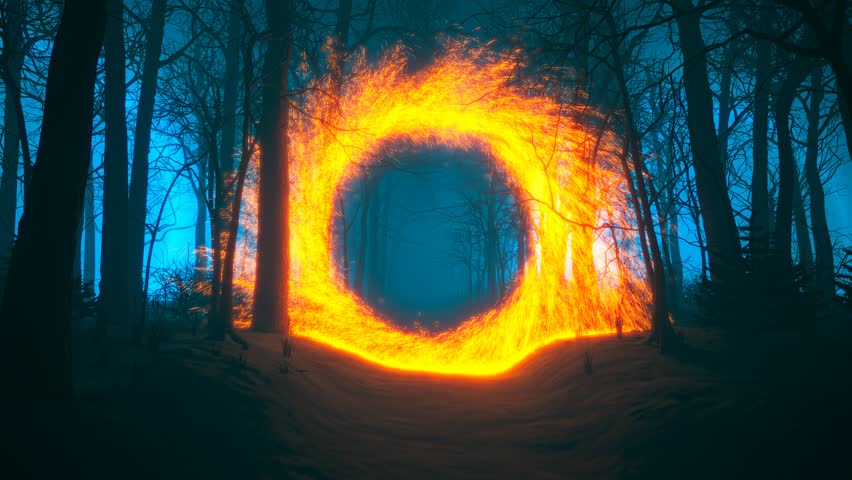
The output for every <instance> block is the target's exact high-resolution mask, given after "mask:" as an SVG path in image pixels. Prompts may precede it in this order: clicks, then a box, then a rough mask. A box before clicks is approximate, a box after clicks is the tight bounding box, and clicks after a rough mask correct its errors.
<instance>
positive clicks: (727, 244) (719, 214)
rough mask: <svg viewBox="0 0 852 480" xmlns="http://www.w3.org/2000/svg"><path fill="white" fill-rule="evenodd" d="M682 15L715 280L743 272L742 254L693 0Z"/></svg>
mask: <svg viewBox="0 0 852 480" xmlns="http://www.w3.org/2000/svg"><path fill="white" fill-rule="evenodd" d="M672 4H673V6H674V8H675V13H676V14H677V25H678V32H679V36H678V38H679V40H678V44H679V46H680V50H681V52H682V53H683V58H684V70H683V86H684V90H685V93H686V103H687V105H688V109H687V114H686V120H687V125H688V127H689V137H690V139H691V142H692V155H693V164H694V169H695V184H696V186H697V189H698V202H699V204H700V206H701V213H702V219H703V223H704V233H705V237H706V241H707V248H708V252H709V256H710V275H711V277H712V278H713V279H715V280H720V279H721V278H722V277H725V276H729V275H738V274H740V272H741V271H742V257H741V254H740V241H739V234H738V232H737V225H736V222H735V221H734V212H733V209H732V208H731V200H730V198H728V192H727V188H726V187H725V175H724V171H723V169H722V165H721V162H720V159H721V158H722V153H721V151H720V150H719V139H718V138H717V136H716V130H715V125H714V124H713V98H712V96H711V93H710V84H709V81H708V79H707V59H706V57H705V55H706V47H705V45H704V39H703V38H702V37H701V15H700V13H699V11H698V10H696V9H695V7H694V6H693V5H692V2H691V1H690V0H673V1H672Z"/></svg>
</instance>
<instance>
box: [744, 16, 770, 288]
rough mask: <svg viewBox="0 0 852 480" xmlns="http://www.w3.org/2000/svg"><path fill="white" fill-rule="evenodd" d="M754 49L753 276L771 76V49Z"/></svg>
mask: <svg viewBox="0 0 852 480" xmlns="http://www.w3.org/2000/svg"><path fill="white" fill-rule="evenodd" d="M762 20H765V18H763V19H762ZM755 45H756V46H755V50H756V52H755V53H756V56H757V60H756V61H757V66H756V68H755V75H754V89H755V92H754V113H753V115H752V144H753V153H752V160H753V164H752V170H751V217H750V218H749V243H750V244H751V253H752V260H753V262H754V269H755V273H757V274H758V275H761V274H764V273H765V268H764V267H765V260H766V256H767V254H768V252H769V215H770V211H769V81H770V79H771V75H772V48H771V46H770V44H769V41H767V40H760V39H758V40H755Z"/></svg>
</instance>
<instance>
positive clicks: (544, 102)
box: [237, 43, 648, 376]
mask: <svg viewBox="0 0 852 480" xmlns="http://www.w3.org/2000/svg"><path fill="white" fill-rule="evenodd" d="M518 68H521V66H520V64H519V62H518V60H517V58H516V57H515V56H514V55H513V54H495V53H492V52H491V51H490V49H489V48H488V47H481V46H477V47H474V46H471V45H466V44H461V43H456V44H451V45H449V46H448V47H447V48H446V52H445V53H444V54H443V56H441V57H440V58H438V59H437V60H436V61H435V62H434V63H433V64H432V65H431V66H430V67H428V68H426V69H423V70H421V71H419V72H418V73H415V74H409V73H407V70H408V69H407V67H406V62H405V55H404V52H403V51H402V50H401V49H397V50H393V51H391V52H389V53H388V54H387V55H385V57H384V58H383V59H382V60H381V61H380V62H379V63H378V65H373V66H371V65H368V64H366V63H365V62H359V63H358V65H357V66H356V68H355V69H354V70H355V74H354V75H353V77H352V79H351V80H349V81H347V82H346V83H345V84H344V85H343V87H342V92H341V95H340V96H339V100H338V101H329V95H328V92H329V91H334V89H332V88H317V89H316V93H313V94H311V96H310V97H309V98H308V101H307V102H306V103H305V104H300V105H299V108H297V109H294V110H295V113H294V114H293V116H292V118H291V125H290V174H291V193H290V201H291V205H290V212H291V213H290V226H291V263H292V265H291V278H290V285H291V289H290V291H291V299H290V309H289V311H290V318H291V332H292V334H294V335H297V336H303V337H308V338H310V339H313V340H316V341H319V342H322V343H324V344H327V345H330V346H332V347H334V348H338V349H341V350H345V351H347V352H351V353H353V354H355V355H357V356H360V357H362V358H364V359H367V360H369V361H372V362H375V363H378V364H381V365H384V366H387V367H390V368H395V369H402V370H411V371H424V372H434V373H444V374H461V375H480V376H482V375H494V374H497V373H500V372H503V371H506V370H508V369H510V368H511V367H512V366H513V365H515V364H517V363H518V362H520V361H521V360H523V359H524V358H525V357H527V356H528V355H530V354H531V353H533V352H534V351H536V350H537V349H539V348H541V347H543V346H545V345H548V344H551V343H553V342H555V341H558V340H563V339H571V338H576V337H578V336H587V335H600V334H608V333H614V332H615V331H616V322H617V321H621V322H622V324H623V328H624V330H625V331H630V330H637V329H644V328H646V327H647V326H648V314H647V299H648V292H647V288H646V287H645V283H644V282H643V281H642V279H641V278H639V276H638V275H637V273H636V272H638V271H639V269H638V268H637V264H636V257H635V252H634V250H635V248H634V243H635V241H634V240H635V238H634V235H635V233H634V232H633V230H632V229H631V228H630V226H631V217H630V214H629V213H628V212H629V211H630V210H629V206H628V204H627V202H628V200H627V193H626V190H625V188H626V187H625V186H624V184H623V180H622V175H621V172H620V171H619V169H618V168H617V165H618V164H617V158H616V157H615V156H616V155H618V154H619V153H620V146H619V145H618V143H617V142H616V141H614V138H613V136H612V134H611V132H610V131H609V130H608V128H607V127H606V119H604V118H602V117H601V116H599V115H595V114H591V113H590V112H589V110H588V108H586V107H584V106H583V105H579V103H582V98H579V99H577V101H576V102H575V103H578V105H576V106H575V105H566V103H568V102H566V101H565V99H564V97H565V95H564V92H552V91H546V90H545V88H544V87H535V86H530V85H525V84H523V83H522V82H518V81H517V80H516V77H517V75H515V73H516V71H517V69H518ZM319 86H320V87H329V84H328V83H325V84H322V85H319ZM560 97H563V98H561V99H560ZM581 118H582V120H581ZM400 141H404V142H408V143H410V144H414V145H422V146H429V145H443V146H447V147H452V148H457V149H461V150H473V149H479V150H481V151H483V152H485V153H486V154H488V155H490V156H492V157H493V158H494V159H496V160H497V163H498V164H500V165H502V167H503V168H504V169H505V173H506V177H507V178H508V179H509V182H510V184H512V186H513V187H514V188H515V190H516V191H518V192H520V194H519V196H520V201H521V202H522V205H523V207H524V208H525V209H526V213H527V215H528V218H529V219H530V220H531V221H530V223H531V224H532V225H531V226H530V232H529V233H528V240H529V242H528V243H529V244H530V245H532V249H531V255H530V256H529V258H528V261H527V264H526V267H525V268H524V270H523V271H522V272H521V273H520V274H519V279H518V283H517V286H516V288H515V289H514V291H513V292H512V293H511V294H510V295H509V297H508V298H507V299H505V300H504V301H503V302H502V303H501V304H500V305H499V306H498V307H497V308H494V309H492V310H490V311H487V312H485V313H483V314H480V315H478V316H476V317H474V318H470V319H468V320H467V321H465V322H463V323H462V324H461V325H459V326H458V327H456V328H453V329H451V330H448V331H443V332H427V331H405V330H402V329H401V328H400V327H397V326H395V325H393V324H392V323H391V322H389V321H388V320H386V319H383V318H381V317H380V316H379V315H378V314H376V313H375V312H374V311H373V310H372V309H371V308H370V307H369V306H368V305H367V304H366V303H365V302H364V301H363V300H362V299H361V298H360V297H359V296H358V295H356V294H355V293H353V292H350V291H348V290H347V289H346V288H345V287H344V285H343V282H342V280H341V272H340V269H339V268H338V265H336V263H335V261H334V257H333V255H332V253H331V250H332V248H331V246H332V242H333V239H332V237H331V235H332V234H331V228H330V225H331V224H332V222H333V221H335V209H334V199H335V195H336V192H337V189H338V187H339V186H340V185H341V184H343V183H345V182H346V181H348V180H350V179H352V178H354V177H355V176H356V175H357V174H358V173H359V169H361V168H362V167H363V166H364V165H367V164H370V162H372V161H376V158H377V156H378V155H379V153H380V152H379V151H380V150H382V149H384V150H382V151H385V152H386V151H387V148H389V146H391V147H390V148H392V145H393V144H394V142H400ZM249 187H251V184H250V185H249ZM249 190H251V188H249ZM255 198H256V195H254V192H252V191H250V192H249V193H248V195H247V203H248V204H250V205H248V206H249V208H248V213H250V215H249V217H250V218H251V217H252V215H251V212H253V211H254V210H253V208H252V207H253V203H254V199H255ZM253 225H254V222H253V220H250V221H248V222H247V223H246V222H244V226H245V228H246V230H248V231H250V230H251V229H252V228H253ZM241 250H242V251H241V253H240V255H241V256H243V258H242V259H238V260H237V264H238V270H240V273H238V277H239V279H238V282H237V284H238V286H239V285H242V286H243V287H244V288H249V287H250V285H251V284H252V282H253V268H251V267H252V266H253V263H254V262H253V261H252V258H251V257H253V252H252V251H251V249H248V248H242V249H241ZM239 265H243V266H244V267H243V268H242V269H239Z"/></svg>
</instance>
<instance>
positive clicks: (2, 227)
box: [0, 0, 24, 287]
mask: <svg viewBox="0 0 852 480" xmlns="http://www.w3.org/2000/svg"><path fill="white" fill-rule="evenodd" d="M5 13H6V15H5V18H4V20H5V25H4V27H5V28H4V30H5V31H4V32H3V35H2V37H3V44H4V45H3V56H4V57H5V60H6V62H5V65H3V66H2V67H0V68H3V70H4V73H5V74H4V81H5V83H6V95H5V98H4V103H3V126H4V134H5V136H4V139H3V174H2V176H0V258H3V257H6V256H8V255H9V254H10V253H11V251H12V244H13V243H14V241H15V220H16V210H17V204H18V147H19V145H20V144H21V132H20V128H19V125H18V98H17V97H18V95H17V93H19V92H18V87H19V86H20V84H21V66H22V65H23V61H24V52H23V48H24V46H23V38H22V30H23V27H24V25H23V23H24V11H23V6H22V5H21V0H9V1H7V2H6V12H5ZM2 284H3V282H2V279H0V287H2Z"/></svg>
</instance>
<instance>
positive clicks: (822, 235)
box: [805, 66, 834, 300]
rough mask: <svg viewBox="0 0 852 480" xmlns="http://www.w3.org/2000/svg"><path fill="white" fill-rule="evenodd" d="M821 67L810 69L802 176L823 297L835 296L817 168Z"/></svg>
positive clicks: (817, 280) (817, 273)
mask: <svg viewBox="0 0 852 480" xmlns="http://www.w3.org/2000/svg"><path fill="white" fill-rule="evenodd" d="M822 87H823V81H822V67H821V66H816V67H814V69H813V71H812V72H811V90H812V91H811V101H810V105H809V106H808V146H807V152H806V153H805V178H806V179H807V182H808V191H809V192H810V197H811V223H812V224H813V235H814V253H815V261H814V274H815V275H814V283H815V285H816V288H817V290H818V291H819V292H820V293H821V294H822V297H823V299H825V300H831V299H832V298H833V297H834V252H833V250H832V247H831V234H830V233H829V231H828V222H827V220H826V215H825V190H824V189H823V186H822V179H821V178H820V172H819V117H820V104H821V103H822V96H823V93H822Z"/></svg>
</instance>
